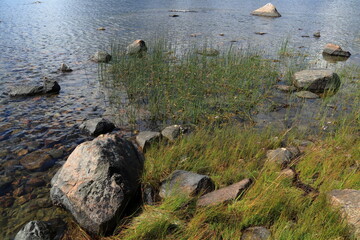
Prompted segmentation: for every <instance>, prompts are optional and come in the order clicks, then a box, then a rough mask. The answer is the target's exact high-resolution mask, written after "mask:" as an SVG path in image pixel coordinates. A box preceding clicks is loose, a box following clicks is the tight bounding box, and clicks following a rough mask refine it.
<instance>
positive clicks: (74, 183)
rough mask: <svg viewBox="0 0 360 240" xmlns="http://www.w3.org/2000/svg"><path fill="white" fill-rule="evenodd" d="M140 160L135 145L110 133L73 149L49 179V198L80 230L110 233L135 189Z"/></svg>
mask: <svg viewBox="0 0 360 240" xmlns="http://www.w3.org/2000/svg"><path fill="white" fill-rule="evenodd" d="M143 164H144V159H143V156H142V155H141V154H139V152H138V151H137V149H136V148H135V146H134V145H133V144H132V143H131V142H129V141H127V140H125V139H122V138H120V137H119V136H117V135H114V134H105V135H100V136H99V137H97V138H95V139H94V140H93V141H89V142H84V143H82V144H80V145H79V146H77V147H76V149H75V150H74V151H73V152H72V153H71V155H70V156H69V158H68V159H67V161H66V162H65V163H64V165H63V166H62V167H61V168H60V170H59V171H58V172H57V173H56V175H55V176H54V177H53V179H52V180H51V186H52V188H51V190H50V197H51V199H52V201H53V203H54V204H55V205H59V206H63V207H65V208H66V209H67V210H68V211H70V212H71V214H72V215H73V216H74V218H75V219H76V221H77V222H78V223H79V224H80V226H81V227H83V228H84V229H86V230H87V231H89V232H91V233H95V234H108V233H111V232H112V231H113V230H114V228H115V227H116V224H117V223H118V221H119V220H121V217H122V215H123V212H124V210H125V209H126V206H127V205H128V203H129V202H131V201H134V196H135V193H136V192H137V190H138V187H139V182H140V176H141V173H142V170H143Z"/></svg>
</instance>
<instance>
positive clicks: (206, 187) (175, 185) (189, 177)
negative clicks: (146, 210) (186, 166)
mask: <svg viewBox="0 0 360 240" xmlns="http://www.w3.org/2000/svg"><path fill="white" fill-rule="evenodd" d="M214 189H215V185H214V182H213V181H212V180H211V178H210V177H208V176H206V175H200V174H197V173H193V172H188V171H184V170H176V171H174V172H173V173H172V174H171V175H170V176H169V177H168V178H167V179H166V180H165V181H163V182H162V183H161V186H160V192H159V195H160V197H162V198H165V197H167V196H169V195H172V194H174V193H176V192H178V191H181V192H182V193H184V194H187V195H189V196H196V195H198V194H205V193H208V192H211V191H213V190H214Z"/></svg>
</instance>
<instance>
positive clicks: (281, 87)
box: [275, 85, 296, 92]
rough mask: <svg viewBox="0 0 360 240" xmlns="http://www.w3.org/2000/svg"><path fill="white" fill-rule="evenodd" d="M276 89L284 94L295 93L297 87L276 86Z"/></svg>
mask: <svg viewBox="0 0 360 240" xmlns="http://www.w3.org/2000/svg"><path fill="white" fill-rule="evenodd" d="M275 88H277V89H279V90H280V91H283V92H294V91H295V90H296V87H294V86H288V85H276V86H275Z"/></svg>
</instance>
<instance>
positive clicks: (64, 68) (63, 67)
mask: <svg viewBox="0 0 360 240" xmlns="http://www.w3.org/2000/svg"><path fill="white" fill-rule="evenodd" d="M59 71H61V72H71V71H72V69H71V68H70V67H69V66H68V65H67V64H65V63H62V64H61V65H60V68H59Z"/></svg>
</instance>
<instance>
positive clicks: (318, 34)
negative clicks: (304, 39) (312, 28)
mask: <svg viewBox="0 0 360 240" xmlns="http://www.w3.org/2000/svg"><path fill="white" fill-rule="evenodd" d="M313 36H314V37H316V38H319V37H321V35H320V32H316V33H314V34H313Z"/></svg>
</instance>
